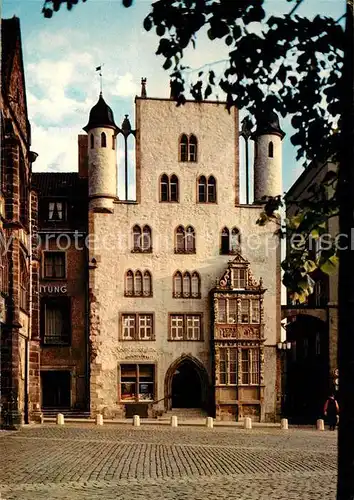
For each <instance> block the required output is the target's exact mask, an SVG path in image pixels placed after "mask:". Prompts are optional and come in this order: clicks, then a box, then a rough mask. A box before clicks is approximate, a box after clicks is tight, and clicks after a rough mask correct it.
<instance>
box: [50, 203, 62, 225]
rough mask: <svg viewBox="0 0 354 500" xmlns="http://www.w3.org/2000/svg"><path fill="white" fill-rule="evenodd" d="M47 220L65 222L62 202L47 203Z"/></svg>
mask: <svg viewBox="0 0 354 500" xmlns="http://www.w3.org/2000/svg"><path fill="white" fill-rule="evenodd" d="M48 220H50V221H64V220H65V203H64V202H62V201H50V202H49V203H48Z"/></svg>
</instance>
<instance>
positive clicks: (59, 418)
mask: <svg viewBox="0 0 354 500" xmlns="http://www.w3.org/2000/svg"><path fill="white" fill-rule="evenodd" d="M57 425H64V415H63V414H62V413H58V414H57Z"/></svg>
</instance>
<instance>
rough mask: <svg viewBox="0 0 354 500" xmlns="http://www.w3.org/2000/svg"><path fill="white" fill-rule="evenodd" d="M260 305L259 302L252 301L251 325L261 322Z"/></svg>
mask: <svg viewBox="0 0 354 500" xmlns="http://www.w3.org/2000/svg"><path fill="white" fill-rule="evenodd" d="M259 306H260V304H259V300H257V299H251V323H259V322H260V307H259Z"/></svg>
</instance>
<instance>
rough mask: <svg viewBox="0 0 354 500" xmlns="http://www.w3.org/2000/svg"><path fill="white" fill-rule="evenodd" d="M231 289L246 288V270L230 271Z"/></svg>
mask: <svg viewBox="0 0 354 500" xmlns="http://www.w3.org/2000/svg"><path fill="white" fill-rule="evenodd" d="M232 288H236V289H238V290H242V289H244V288H246V269H233V270H232Z"/></svg>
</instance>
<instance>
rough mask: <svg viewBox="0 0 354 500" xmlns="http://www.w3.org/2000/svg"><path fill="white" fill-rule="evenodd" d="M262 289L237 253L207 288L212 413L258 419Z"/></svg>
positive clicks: (261, 388) (261, 375)
mask: <svg viewBox="0 0 354 500" xmlns="http://www.w3.org/2000/svg"><path fill="white" fill-rule="evenodd" d="M265 291H266V290H265V289H264V288H263V283H262V279H260V281H259V282H257V281H256V280H255V279H254V277H253V275H252V273H251V270H250V263H249V262H248V261H246V260H245V259H244V258H243V257H242V256H241V255H237V256H236V257H235V259H234V260H232V261H230V262H229V264H228V268H227V270H226V271H225V273H224V275H223V277H222V279H221V280H220V281H219V283H218V284H217V285H216V287H215V288H214V289H213V291H212V298H213V325H212V344H213V346H212V347H213V353H214V366H215V373H214V377H215V402H216V417H217V418H221V419H232V420H235V419H236V420H241V419H243V418H244V417H246V416H251V417H252V418H254V419H255V420H263V415H264V409H263V399H264V383H263V382H264V310H263V295H264V292H265Z"/></svg>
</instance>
